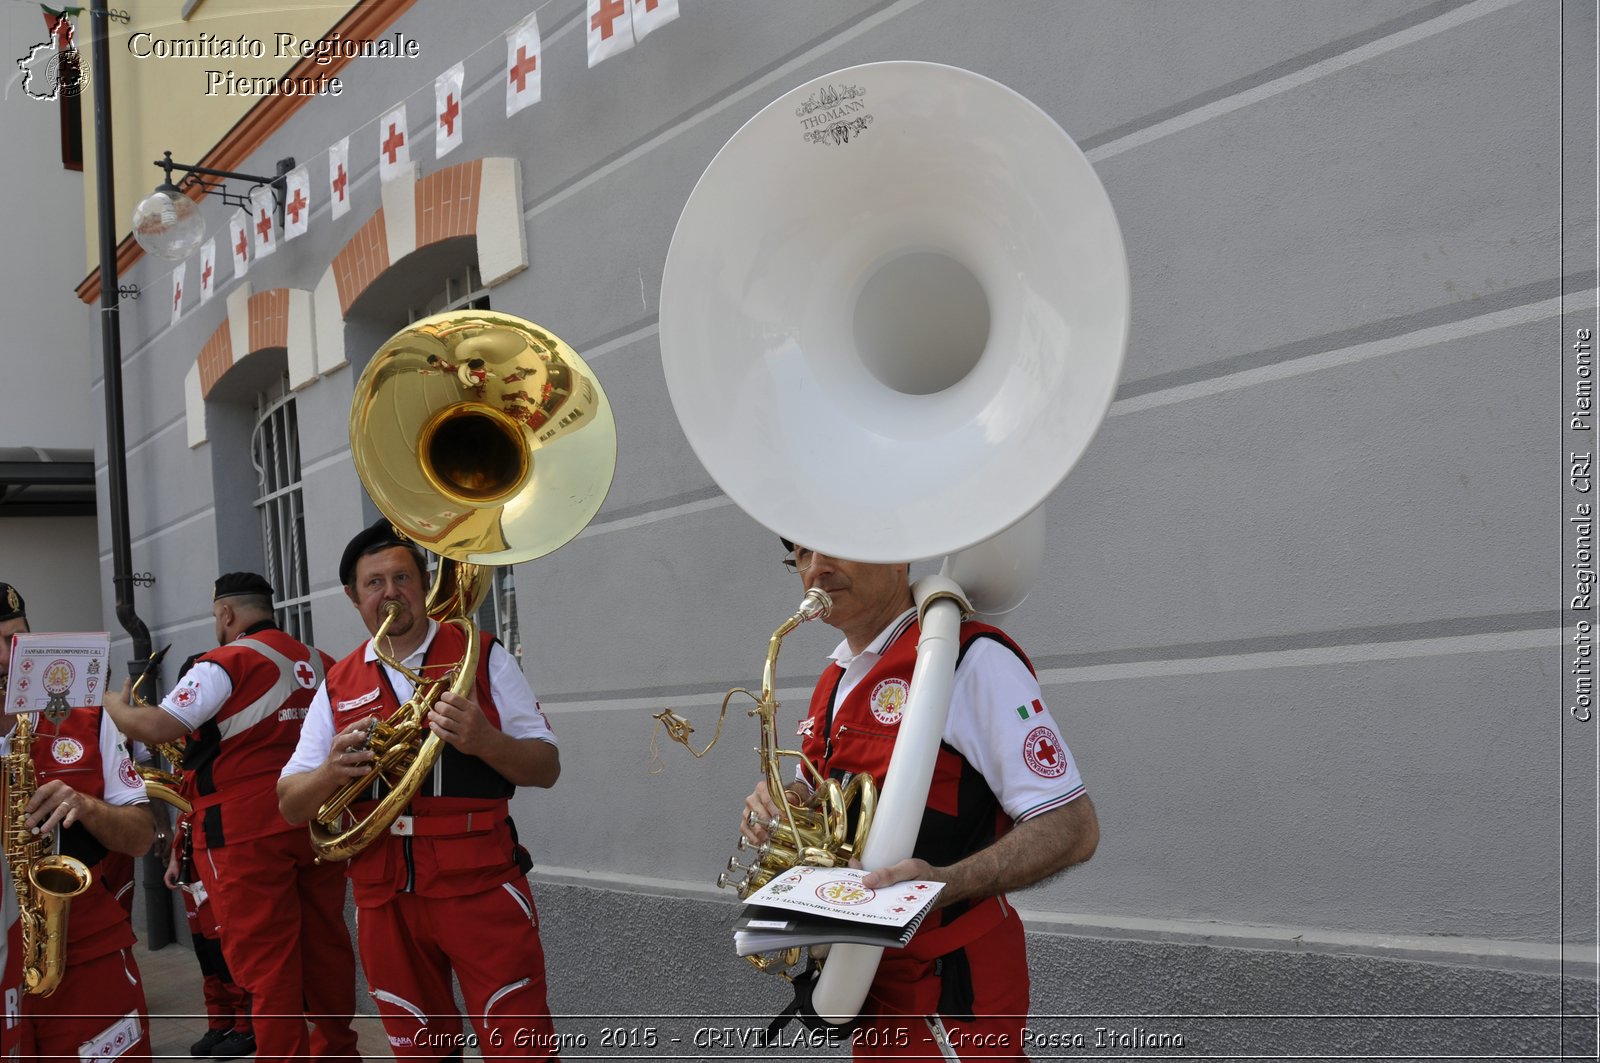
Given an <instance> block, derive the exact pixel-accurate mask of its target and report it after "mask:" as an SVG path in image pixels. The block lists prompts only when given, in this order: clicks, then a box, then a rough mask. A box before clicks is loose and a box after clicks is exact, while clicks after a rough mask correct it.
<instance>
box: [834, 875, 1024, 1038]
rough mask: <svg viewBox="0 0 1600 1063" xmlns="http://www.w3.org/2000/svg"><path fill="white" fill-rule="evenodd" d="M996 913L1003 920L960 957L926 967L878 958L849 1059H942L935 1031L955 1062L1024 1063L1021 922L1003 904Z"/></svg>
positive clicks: (912, 960) (913, 960)
mask: <svg viewBox="0 0 1600 1063" xmlns="http://www.w3.org/2000/svg"><path fill="white" fill-rule="evenodd" d="M1002 903H1003V902H1002ZM1002 910H1003V911H1005V915H1004V918H1002V919H1000V920H999V922H998V924H997V925H996V926H995V927H994V928H993V929H992V930H990V931H989V932H988V933H985V934H983V935H982V936H980V937H979V938H977V940H975V941H972V942H970V943H968V944H967V945H966V946H965V947H964V948H962V949H961V951H960V953H958V954H954V955H949V956H943V957H939V958H937V959H927V960H924V959H919V958H917V957H915V956H913V955H910V954H908V952H907V951H904V950H899V949H895V950H891V951H889V952H886V953H884V957H883V961H882V962H881V963H880V964H879V965H878V974H877V977H876V978H874V979H873V982H872V989H871V991H870V992H869V994H868V996H867V1003H866V1007H865V1008H863V1009H862V1013H861V1016H862V1018H861V1025H860V1026H859V1027H858V1028H857V1029H856V1030H855V1031H854V1032H853V1034H852V1037H851V1045H852V1049H851V1054H852V1055H853V1056H854V1057H855V1058H856V1059H918V1058H920V1059H930V1060H943V1059H946V1058H948V1057H947V1056H946V1055H944V1054H943V1052H944V1050H943V1048H942V1047H941V1046H940V1044H939V1041H938V1039H937V1035H936V1033H935V1028H936V1026H937V1027H942V1028H943V1035H944V1039H945V1040H946V1041H947V1042H948V1044H949V1046H950V1048H951V1050H953V1051H954V1053H955V1055H956V1058H958V1059H1017V1060H1026V1059H1027V1058H1028V1056H1027V1053H1026V1052H1024V1051H1023V1047H1022V1028H1023V1026H1025V1025H1026V1024H1027V1016H1028V956H1027V948H1026V942H1025V940H1024V936H1023V929H1022V920H1021V919H1019V918H1018V917H1017V914H1016V912H1015V910H1012V909H1010V906H1009V905H1008V904H1005V905H1004V906H1003V909H1002ZM913 947H915V941H913ZM947 982H948V983H949V984H948V985H947ZM969 992H970V997H969V996H968V994H969ZM952 997H954V998H959V1001H957V1000H953V999H952ZM961 1014H970V1015H972V1016H973V1018H971V1019H962V1018H958V1017H957V1015H961Z"/></svg>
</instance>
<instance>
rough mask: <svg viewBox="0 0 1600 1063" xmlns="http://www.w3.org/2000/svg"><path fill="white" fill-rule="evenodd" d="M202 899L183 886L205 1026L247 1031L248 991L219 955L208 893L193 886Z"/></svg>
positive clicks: (219, 936) (218, 932)
mask: <svg viewBox="0 0 1600 1063" xmlns="http://www.w3.org/2000/svg"><path fill="white" fill-rule="evenodd" d="M196 888H197V889H198V890H199V891H200V896H201V897H202V898H203V899H202V900H200V901H198V902H197V901H196V900H195V896H194V890H189V889H184V890H181V891H180V892H181V893H182V894H183V914H184V917H185V918H186V919H187V920H188V922H189V936H190V937H191V938H192V939H193V941H194V958H195V961H196V962H197V963H199V964H200V975H201V978H202V981H201V983H200V988H201V992H202V993H203V994H204V995H205V1001H206V1025H207V1026H208V1027H210V1028H211V1029H213V1030H243V1031H245V1032H247V1033H248V1032H249V1030H250V994H249V993H246V992H245V991H244V987H243V986H241V985H240V984H239V983H237V982H235V981H234V980H233V975H232V974H231V973H230V972H229V971H228V962H227V960H226V959H224V958H223V955H222V934H221V927H220V926H219V925H218V924H217V918H216V915H215V914H214V913H213V912H212V910H211V907H212V906H211V895H210V894H209V893H207V892H206V890H205V887H204V886H198V887H196Z"/></svg>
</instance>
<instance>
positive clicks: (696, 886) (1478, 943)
mask: <svg viewBox="0 0 1600 1063" xmlns="http://www.w3.org/2000/svg"><path fill="white" fill-rule="evenodd" d="M513 811H515V810H513ZM531 874H532V877H533V879H534V880H535V881H536V882H544V883H547V884H549V885H555V886H573V887H577V888H580V889H600V890H621V891H622V892H625V893H654V894H658V895H663V896H666V897H672V898H683V899H689V900H707V901H718V902H720V903H723V904H727V903H728V902H729V899H730V897H731V895H730V894H729V893H728V891H727V890H719V889H717V887H716V886H714V885H712V884H711V883H710V882H709V881H707V882H701V881H698V880H686V879H675V878H665V877H661V876H655V875H631V874H626V873H623V872H604V871H590V870H586V869H584V868H576V867H561V866H558V865H554V864H535V865H534V866H533V871H532V872H531ZM708 878H709V875H708ZM1017 914H1019V915H1021V916H1022V919H1023V922H1024V923H1026V924H1027V927H1028V930H1029V932H1031V933H1044V934H1060V935H1066V936H1072V937H1095V938H1113V939H1134V940H1144V941H1161V942H1169V943H1172V944H1177V945H1208V946H1222V947H1225V948H1252V949H1274V950H1279V949H1281V950H1284V951H1288V952H1310V953H1322V954H1335V955H1349V956H1376V957H1381V958H1384V959H1392V960H1420V961H1422V962H1425V963H1456V964H1468V965H1471V966H1475V967H1488V968H1494V969H1501V970H1520V971H1531V972H1535V973H1539V974H1551V975H1553V974H1558V973H1565V974H1566V975H1568V976H1569V977H1579V978H1593V977H1595V973H1596V966H1597V965H1596V957H1595V948H1594V946H1593V945H1568V946H1565V947H1562V946H1560V945H1547V944H1543V943H1537V942H1528V941H1514V940H1503V939H1499V938H1468V937H1440V936H1425V935H1421V934H1376V933H1363V932H1359V931H1341V930H1327V929H1323V928H1321V927H1289V926H1247V925H1242V924H1233V923H1214V922H1208V921H1201V920H1192V919H1141V918H1137V917H1128V916H1116V915H1101V914H1095V913H1063V912H1047V911H1036V910H1033V909H1028V908H1018V909H1017ZM1096 1014H1097V1015H1098V1013H1096ZM1102 1017H1103V1016H1102ZM1230 1017H1233V1018H1239V1017H1241V1016H1237V1015H1235V1016H1230ZM1361 1017H1368V1016H1361ZM1549 1018H1552V1019H1555V1018H1558V1016H1549ZM1133 1058H1138V1057H1133Z"/></svg>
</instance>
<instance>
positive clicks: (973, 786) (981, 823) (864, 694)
mask: <svg viewBox="0 0 1600 1063" xmlns="http://www.w3.org/2000/svg"><path fill="white" fill-rule="evenodd" d="M921 630H922V629H921V626H920V625H918V624H917V622H916V621H915V620H912V621H910V622H909V623H908V624H907V625H906V627H905V628H904V630H902V631H901V632H900V633H899V634H898V635H897V636H896V637H894V638H893V639H891V641H890V643H889V645H888V646H887V647H885V648H884V651H883V655H882V656H881V657H880V658H879V660H878V662H877V663H876V664H874V665H873V666H872V669H871V671H869V672H868V673H867V674H866V676H864V677H863V678H862V680H861V681H860V682H859V683H857V684H856V685H855V688H854V689H853V690H851V691H850V696H849V697H847V698H845V699H844V702H843V703H842V704H839V705H834V704H833V701H834V695H835V693H836V692H837V691H838V688H839V683H840V681H841V680H842V679H843V678H844V669H843V668H842V667H840V666H839V665H838V664H833V665H830V666H829V667H828V670H827V671H826V672H824V673H823V674H822V678H821V679H819V680H818V681H817V686H816V689H815V690H814V691H813V692H812V695H811V709H810V714H809V715H810V727H809V733H808V734H807V735H806V736H805V739H804V741H803V742H802V743H801V747H800V748H801V750H802V751H803V752H804V753H805V755H806V756H807V757H809V758H810V759H811V762H812V763H813V764H815V765H816V766H817V770H819V771H821V772H822V774H823V775H831V776H833V777H834V778H841V779H842V778H843V777H844V776H846V775H854V774H857V773H859V772H866V773H867V774H869V775H871V776H872V778H873V780H874V781H875V782H877V783H878V784H879V785H880V786H882V785H883V778H884V776H885V775H886V774H887V773H888V771H889V757H890V755H891V754H892V753H893V752H894V740H895V737H896V736H897V735H898V734H899V728H900V723H899V712H900V709H902V708H904V704H905V703H904V696H905V693H906V692H907V691H908V690H909V688H910V685H911V673H912V670H913V669H914V668H915V667H916V663H917V639H918V637H919V636H920V634H921ZM980 638H988V639H994V640H995V641H997V642H999V643H1000V644H1001V645H1003V646H1005V647H1007V648H1008V649H1010V650H1011V651H1012V652H1013V653H1015V654H1016V655H1017V657H1018V658H1020V659H1021V661H1022V663H1023V664H1025V665H1027V666H1028V670H1029V671H1030V672H1031V671H1032V670H1033V664H1032V663H1031V662H1030V661H1029V660H1028V658H1027V655H1026V654H1024V653H1023V652H1022V650H1021V649H1019V648H1018V647H1017V645H1016V644H1015V643H1014V642H1012V641H1011V639H1010V638H1009V637H1007V636H1006V634H1005V633H1004V632H1003V631H1001V630H999V629H998V628H993V627H990V626H989V625H987V624H979V623H976V622H973V621H968V622H967V623H964V624H962V625H961V632H960V640H961V656H965V655H966V651H967V647H969V646H971V645H972V643H973V642H974V641H975V640H977V639H980ZM959 660H960V658H959V657H958V658H957V661H958V663H959ZM875 707H876V710H877V711H876V712H875V711H874V708H875ZM830 708H831V710H832V711H831V715H830ZM883 717H889V721H888V722H885V720H884V719H883ZM1010 829H1011V817H1009V816H1007V815H1006V814H1005V811H1004V810H1003V809H1002V808H1001V807H1000V802H999V801H998V800H997V799H996V798H995V796H994V794H993V793H992V792H991V791H990V789H989V784H988V783H987V782H985V781H984V779H983V776H981V775H979V774H978V772H977V771H976V769H974V768H973V767H972V765H971V764H969V763H968V762H967V759H966V758H965V757H963V756H962V755H961V754H960V753H957V752H956V751H955V749H953V748H952V747H951V746H949V745H947V744H945V743H944V742H940V743H939V753H938V756H937V758H936V759H935V761H934V768H933V782H932V785H931V786H930V787H929V789H928V807H927V810H926V811H925V812H924V813H923V816H922V827H921V829H920V831H919V832H918V834H917V842H916V847H915V849H914V851H913V855H915V856H916V857H918V858H919V859H922V860H926V861H928V863H930V864H933V865H935V866H936V867H943V866H947V865H949V864H953V863H955V862H956V861H957V860H960V859H962V858H963V857H966V856H970V855H971V854H973V853H975V852H977V851H978V850H979V849H982V848H984V847H986V846H988V845H990V844H992V843H993V842H994V840H995V839H996V838H998V837H1000V836H1001V835H1002V834H1004V833H1005V832H1006V831H1008V830H1010Z"/></svg>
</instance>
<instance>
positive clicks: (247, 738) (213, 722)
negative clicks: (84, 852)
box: [183, 621, 333, 849]
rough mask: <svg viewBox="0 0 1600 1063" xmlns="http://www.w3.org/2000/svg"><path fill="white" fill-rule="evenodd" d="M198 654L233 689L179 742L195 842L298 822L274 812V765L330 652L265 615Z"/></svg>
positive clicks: (256, 834) (222, 841) (283, 758)
mask: <svg viewBox="0 0 1600 1063" xmlns="http://www.w3.org/2000/svg"><path fill="white" fill-rule="evenodd" d="M200 660H201V661H210V662H211V663H212V664H215V665H217V666H219V667H220V668H221V669H222V670H223V671H225V672H227V673H228V679H229V681H230V682H231V683H232V684H233V694H232V695H231V696H230V697H229V698H228V700H227V702H225V703H224V704H223V706H222V708H221V709H220V710H219V711H218V712H217V714H216V715H215V716H213V717H212V718H211V719H209V720H207V721H206V722H205V723H203V724H201V726H200V729H199V730H198V731H196V732H195V733H194V735H193V736H192V737H191V738H190V740H189V743H188V745H187V746H186V747H185V750H184V757H183V766H184V778H185V782H186V783H192V788H193V794H192V797H191V801H192V803H193V804H194V809H195V813H196V826H197V829H196V830H195V832H194V845H195V848H196V849H204V848H207V847H212V846H219V845H226V844H227V843H229V842H241V841H249V840H252V839H255V838H264V837H267V836H269V835H272V834H280V833H283V832H285V831H291V830H298V829H299V828H297V827H293V826H291V825H290V824H289V822H288V821H287V820H285V819H284V818H283V816H282V815H281V814H280V813H279V812H278V772H279V771H281V770H282V769H283V766H284V764H286V763H288V760H289V758H290V756H292V755H293V754H294V747H295V744H296V743H297V742H299V740H300V725H301V722H302V721H303V720H304V719H305V716H306V708H307V706H309V705H310V704H311V699H312V697H313V696H314V695H315V694H316V692H317V687H318V685H319V684H321V682H322V677H323V675H324V674H325V673H326V672H327V670H328V667H329V666H330V665H332V663H333V658H332V657H329V656H328V655H327V654H325V653H323V652H322V651H321V650H316V649H312V648H311V647H309V646H306V645H304V644H303V643H301V642H299V641H297V640H296V639H294V638H292V637H290V636H289V635H288V634H286V633H284V632H283V631H280V630H279V629H278V628H277V627H276V626H273V625H272V622H271V621H265V622H263V623H262V624H258V625H256V626H255V627H252V628H249V629H248V630H246V631H245V632H244V634H242V635H240V636H239V637H238V638H236V639H234V640H233V641H232V642H230V643H228V645H226V646H222V647H219V648H217V649H214V650H212V651H210V652H209V653H206V654H204V655H202V656H201V657H200ZM189 788H190V787H189V786H188V785H186V786H185V789H186V790H187V789H189Z"/></svg>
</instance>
